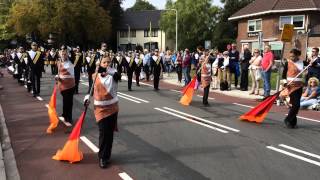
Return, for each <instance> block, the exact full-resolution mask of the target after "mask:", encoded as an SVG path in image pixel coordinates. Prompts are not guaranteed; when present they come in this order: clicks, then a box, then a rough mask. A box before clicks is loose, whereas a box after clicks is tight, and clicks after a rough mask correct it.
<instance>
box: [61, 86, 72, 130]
mask: <svg viewBox="0 0 320 180" xmlns="http://www.w3.org/2000/svg"><path fill="white" fill-rule="evenodd" d="M73 94H74V87H73V88H70V89H67V90H64V91H62V92H61V95H62V102H63V105H62V112H63V113H62V116H63V117H64V119H65V121H67V122H69V123H71V124H72V106H73Z"/></svg>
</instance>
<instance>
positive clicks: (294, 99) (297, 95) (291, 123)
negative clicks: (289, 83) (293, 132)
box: [284, 88, 302, 128]
mask: <svg viewBox="0 0 320 180" xmlns="http://www.w3.org/2000/svg"><path fill="white" fill-rule="evenodd" d="M301 95H302V88H299V89H297V90H296V91H294V92H292V93H291V94H290V103H291V104H292V106H291V107H290V109H289V113H288V116H287V117H286V118H285V120H284V122H285V124H286V125H287V126H288V127H291V128H293V127H295V126H296V125H297V114H298V112H299V109H300V99H301Z"/></svg>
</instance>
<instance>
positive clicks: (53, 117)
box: [47, 85, 59, 134]
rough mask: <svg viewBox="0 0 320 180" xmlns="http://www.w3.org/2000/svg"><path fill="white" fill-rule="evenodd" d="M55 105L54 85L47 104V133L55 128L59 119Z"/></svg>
mask: <svg viewBox="0 0 320 180" xmlns="http://www.w3.org/2000/svg"><path fill="white" fill-rule="evenodd" d="M56 106H57V87H56V85H55V86H54V88H53V92H52V95H51V98H50V102H49V106H48V115H49V119H50V125H49V127H48V128H47V133H48V134H51V133H52V132H53V130H54V129H55V128H57V126H58V123H59V119H58V115H57V111H56Z"/></svg>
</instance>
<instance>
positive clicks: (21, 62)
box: [14, 46, 27, 85]
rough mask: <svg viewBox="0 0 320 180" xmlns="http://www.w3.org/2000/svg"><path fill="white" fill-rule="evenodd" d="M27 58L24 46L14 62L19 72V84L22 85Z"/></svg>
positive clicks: (20, 48) (19, 50)
mask: <svg viewBox="0 0 320 180" xmlns="http://www.w3.org/2000/svg"><path fill="white" fill-rule="evenodd" d="M26 57H27V54H26V53H25V52H24V48H23V47H22V46H20V47H19V49H18V52H17V53H16V56H15V58H14V62H15V64H16V66H17V67H16V68H17V69H16V71H17V79H18V83H20V84H21V85H23V82H24V81H23V77H22V76H23V69H24V66H25V65H26V64H25V63H24V58H26Z"/></svg>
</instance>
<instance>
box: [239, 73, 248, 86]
mask: <svg viewBox="0 0 320 180" xmlns="http://www.w3.org/2000/svg"><path fill="white" fill-rule="evenodd" d="M248 74H249V71H248V69H246V70H242V71H241V82H240V89H245V90H248V81H249V80H248Z"/></svg>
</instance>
